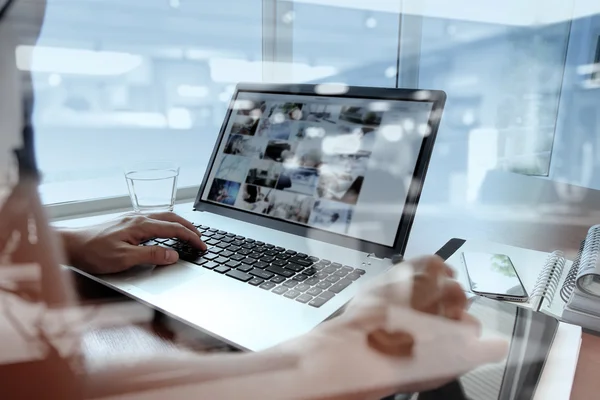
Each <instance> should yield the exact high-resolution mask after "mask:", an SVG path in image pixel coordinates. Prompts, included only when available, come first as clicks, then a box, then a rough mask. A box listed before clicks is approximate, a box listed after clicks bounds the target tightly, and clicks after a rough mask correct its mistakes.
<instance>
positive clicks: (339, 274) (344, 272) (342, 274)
mask: <svg viewBox="0 0 600 400" xmlns="http://www.w3.org/2000/svg"><path fill="white" fill-rule="evenodd" d="M333 275H335V276H339V277H340V278H343V277H345V276H346V275H348V272H346V271H344V270H341V269H338V270H337V271H335V272H334V273H333Z"/></svg>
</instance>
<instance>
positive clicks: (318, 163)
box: [205, 96, 420, 236]
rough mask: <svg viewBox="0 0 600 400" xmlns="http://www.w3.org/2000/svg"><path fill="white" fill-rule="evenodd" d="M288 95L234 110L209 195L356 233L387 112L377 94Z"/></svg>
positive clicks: (291, 219) (289, 218)
mask: <svg viewBox="0 0 600 400" xmlns="http://www.w3.org/2000/svg"><path fill="white" fill-rule="evenodd" d="M285 97H288V98H289V97H292V96H285ZM297 99H299V100H297ZM286 100H287V99H281V100H277V97H270V98H267V99H266V100H265V99H261V100H254V101H251V102H249V103H250V107H247V108H246V109H238V110H235V112H233V113H232V115H231V117H230V121H229V122H228V124H227V127H226V129H227V131H226V132H225V136H224V139H223V140H224V144H223V146H222V147H221V152H220V154H218V156H217V158H216V160H215V168H214V169H215V170H216V171H215V172H214V175H213V181H212V183H210V181H209V183H210V185H211V187H210V191H209V194H208V196H207V197H205V198H206V199H207V200H209V201H212V202H217V203H221V204H224V205H227V206H233V207H235V208H238V209H241V210H244V211H250V212H253V213H257V214H263V215H265V216H269V217H273V218H278V219H282V220H285V221H289V222H294V223H299V224H303V225H308V226H310V227H314V228H319V229H322V230H326V231H330V232H333V233H338V234H342V235H349V236H356V235H355V234H354V233H353V232H352V230H351V225H352V220H353V218H354V217H355V215H356V210H355V208H356V207H357V203H358V202H359V199H360V198H361V194H362V191H363V187H364V183H365V181H366V180H367V176H369V175H368V173H369V171H370V170H371V178H369V179H370V180H373V179H376V178H373V177H372V176H373V175H376V174H377V172H376V171H373V165H374V164H377V163H373V162H372V161H373V160H372V159H373V157H372V155H373V154H374V152H376V151H377V145H376V144H377V141H381V135H379V136H378V131H379V130H380V127H381V126H382V124H384V123H385V115H384V114H386V113H385V112H384V111H373V110H371V109H370V108H369V104H370V103H371V101H370V100H359V101H357V99H352V100H353V102H351V103H350V104H351V105H347V104H346V103H347V101H346V99H331V101H330V102H328V103H326V104H323V103H320V102H317V101H315V99H314V98H310V97H308V98H306V99H303V98H302V96H296V97H295V99H294V101H286ZM246 103H248V102H246ZM355 104H358V105H355ZM419 143H420V142H419ZM380 147H381V146H380ZM384 147H385V144H384ZM388 147H389V146H388ZM371 187H372V186H371ZM399 201H404V199H399ZM363 203H366V202H363ZM398 224H399V221H398ZM398 224H396V226H397V225H398Z"/></svg>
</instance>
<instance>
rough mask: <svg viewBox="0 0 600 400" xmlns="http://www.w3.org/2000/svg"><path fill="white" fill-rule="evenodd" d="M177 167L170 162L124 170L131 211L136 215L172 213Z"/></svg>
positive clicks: (135, 166) (140, 165) (146, 164)
mask: <svg viewBox="0 0 600 400" xmlns="http://www.w3.org/2000/svg"><path fill="white" fill-rule="evenodd" d="M178 177H179V166H178V165H177V164H175V163H172V162H147V163H139V164H134V165H131V166H130V167H128V168H127V169H126V170H125V180H126V181H127V187H128V188H129V196H131V204H132V205H133V210H134V211H135V212H138V213H151V212H159V211H173V207H174V205H175V193H176V190H177V178H178Z"/></svg>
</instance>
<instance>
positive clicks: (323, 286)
mask: <svg viewBox="0 0 600 400" xmlns="http://www.w3.org/2000/svg"><path fill="white" fill-rule="evenodd" d="M330 286H331V283H329V282H325V281H322V282H319V283H317V287H318V288H319V289H323V290H325V289H329V287H330Z"/></svg>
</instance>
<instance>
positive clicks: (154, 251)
mask: <svg viewBox="0 0 600 400" xmlns="http://www.w3.org/2000/svg"><path fill="white" fill-rule="evenodd" d="M59 233H60V234H61V237H62V239H63V243H64V248H65V251H66V253H67V254H66V255H67V259H68V261H69V264H70V265H72V266H74V267H77V268H79V269H81V270H83V271H86V272H89V273H92V274H110V273H117V272H122V271H125V270H127V269H129V268H131V267H133V266H135V265H140V264H155V265H169V264H173V263H175V262H177V260H178V259H179V255H178V254H177V252H176V251H175V250H171V249H166V248H164V247H160V246H148V247H140V246H139V244H140V243H142V242H144V241H146V240H148V239H152V238H155V237H163V238H177V239H180V240H183V241H186V242H188V243H190V244H191V245H192V246H194V247H197V248H198V249H199V250H201V251H204V250H206V245H205V244H204V242H202V239H201V238H200V237H201V234H200V232H199V231H198V230H197V229H196V227H194V225H192V224H191V223H190V222H189V221H187V220H185V219H184V218H182V217H180V216H179V215H177V214H174V213H170V212H165V213H157V214H148V215H147V216H144V215H138V214H125V215H124V216H122V217H119V218H117V219H115V220H112V221H109V222H106V223H103V224H100V225H94V226H90V227H85V228H78V229H60V230H59Z"/></svg>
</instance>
